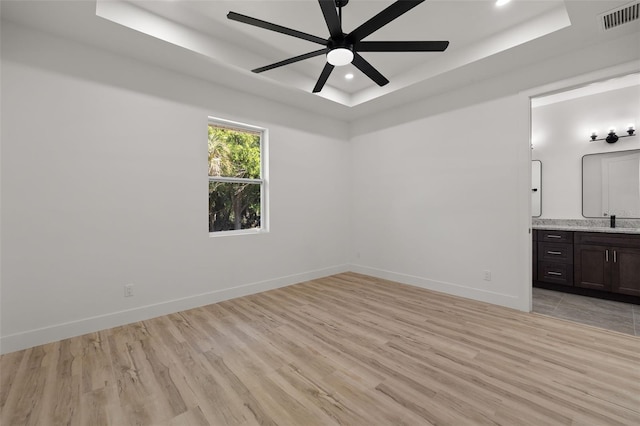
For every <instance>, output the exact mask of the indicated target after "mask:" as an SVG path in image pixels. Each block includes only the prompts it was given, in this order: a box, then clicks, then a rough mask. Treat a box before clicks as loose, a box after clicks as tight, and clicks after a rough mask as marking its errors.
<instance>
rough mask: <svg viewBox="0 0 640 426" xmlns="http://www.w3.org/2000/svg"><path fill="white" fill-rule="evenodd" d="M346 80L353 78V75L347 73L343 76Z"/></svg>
mask: <svg viewBox="0 0 640 426" xmlns="http://www.w3.org/2000/svg"><path fill="white" fill-rule="evenodd" d="M344 78H346V79H347V80H351V79H352V78H353V74H351V73H349V74H346V75H345V76H344Z"/></svg>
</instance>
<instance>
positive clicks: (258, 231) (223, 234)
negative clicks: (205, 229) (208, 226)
mask: <svg viewBox="0 0 640 426" xmlns="http://www.w3.org/2000/svg"><path fill="white" fill-rule="evenodd" d="M268 232H269V231H268V230H266V229H263V228H254V229H239V230H234V231H216V232H209V238H218V237H231V236H235V235H257V234H267V233H268Z"/></svg>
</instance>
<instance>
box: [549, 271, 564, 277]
mask: <svg viewBox="0 0 640 426" xmlns="http://www.w3.org/2000/svg"><path fill="white" fill-rule="evenodd" d="M547 275H560V276H562V272H553V271H549V272H547Z"/></svg>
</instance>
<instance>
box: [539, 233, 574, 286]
mask: <svg viewBox="0 0 640 426" xmlns="http://www.w3.org/2000/svg"><path fill="white" fill-rule="evenodd" d="M536 269H537V279H538V281H542V282H547V283H552V284H562V285H569V286H570V285H573V232H567V231H545V230H540V231H538V243H537V268H536Z"/></svg>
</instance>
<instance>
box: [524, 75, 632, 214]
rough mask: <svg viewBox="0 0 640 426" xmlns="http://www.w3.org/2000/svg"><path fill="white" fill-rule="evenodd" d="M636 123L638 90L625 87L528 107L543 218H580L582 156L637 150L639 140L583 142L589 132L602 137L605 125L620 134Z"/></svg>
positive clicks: (605, 129) (604, 133)
mask: <svg viewBox="0 0 640 426" xmlns="http://www.w3.org/2000/svg"><path fill="white" fill-rule="evenodd" d="M628 123H635V124H636V126H638V125H639V124H640V86H633V87H627V88H624V89H618V90H613V91H610V92H604V93H598V94H593V95H589V96H584V97H581V98H576V99H571V100H566V101H563V102H558V103H554V104H550V105H545V106H540V107H536V108H532V111H531V139H532V143H533V147H534V148H533V151H532V153H531V155H532V158H533V159H534V160H540V161H542V216H540V217H541V218H543V219H583V216H582V157H583V156H584V155H587V154H595V153H602V152H611V151H622V150H629V149H638V148H640V137H639V136H636V137H634V138H624V139H620V140H619V141H618V142H616V143H614V144H608V143H606V142H605V141H599V142H589V139H590V138H589V136H590V135H591V130H592V129H597V130H598V133H599V137H605V136H606V131H607V129H608V127H609V126H614V127H616V128H617V129H618V134H619V135H624V134H626V132H625V131H624V129H625V128H626V127H625V126H626V125H627V124H628Z"/></svg>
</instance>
